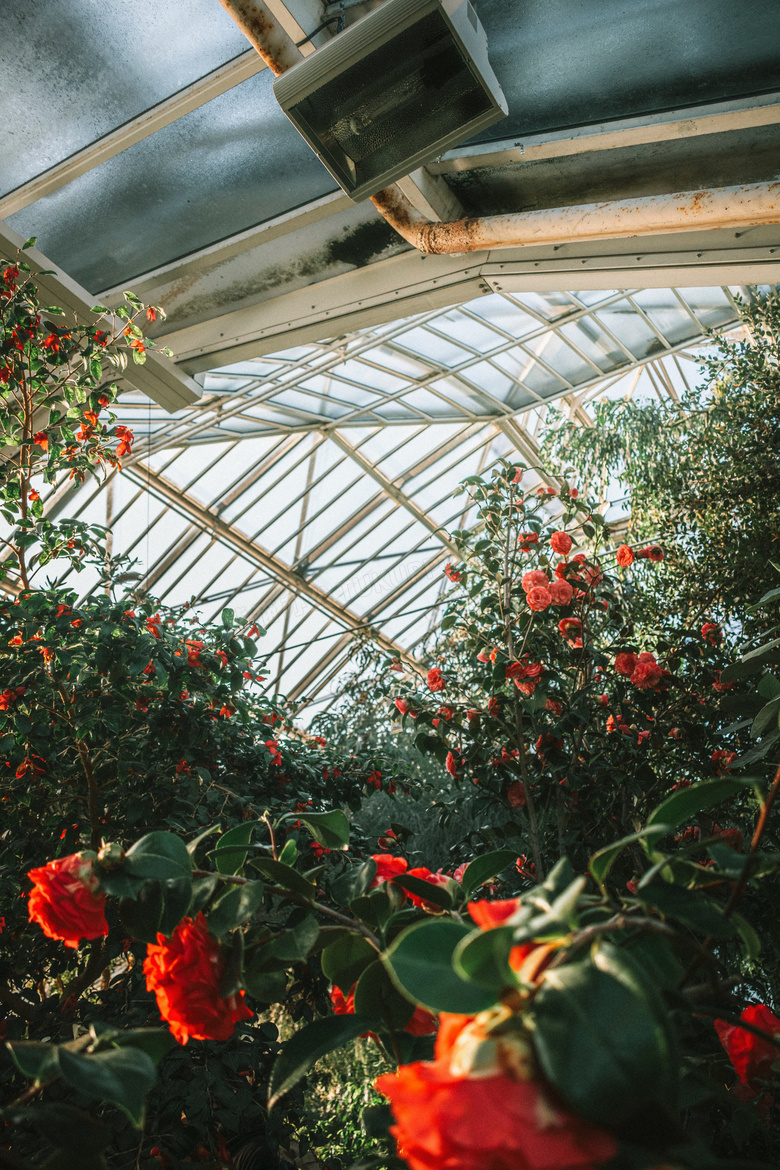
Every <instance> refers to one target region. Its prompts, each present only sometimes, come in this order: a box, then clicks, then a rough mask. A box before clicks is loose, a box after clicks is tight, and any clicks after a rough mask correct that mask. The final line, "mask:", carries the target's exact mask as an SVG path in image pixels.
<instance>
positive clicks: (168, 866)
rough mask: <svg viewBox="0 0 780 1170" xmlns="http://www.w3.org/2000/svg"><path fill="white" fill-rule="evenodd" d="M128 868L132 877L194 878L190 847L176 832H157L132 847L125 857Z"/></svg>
mask: <svg viewBox="0 0 780 1170" xmlns="http://www.w3.org/2000/svg"><path fill="white" fill-rule="evenodd" d="M124 864H125V867H126V869H127V870H128V872H129V873H131V874H132V875H133V877H142V878H182V877H191V876H192V864H191V862H190V855H189V853H188V852H187V846H186V845H185V844H184V842H183V841H182V839H181V837H177V836H176V834H175V833H166V832H164V831H162V830H158V831H157V832H154V833H147V834H146V836H145V837H142V838H141V840H140V841H136V843H135V845H132V846H131V847H130V848H129V849H128V851H127V855H126V857H125V861H124Z"/></svg>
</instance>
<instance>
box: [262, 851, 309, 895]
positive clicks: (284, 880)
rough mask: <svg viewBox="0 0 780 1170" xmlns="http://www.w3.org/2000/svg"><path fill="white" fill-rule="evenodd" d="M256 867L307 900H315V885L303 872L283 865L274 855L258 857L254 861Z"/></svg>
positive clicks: (277, 883)
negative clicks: (275, 859)
mask: <svg viewBox="0 0 780 1170" xmlns="http://www.w3.org/2000/svg"><path fill="white" fill-rule="evenodd" d="M252 865H253V866H254V867H255V869H259V870H260V872H261V873H263V874H265V876H266V877H269V878H271V880H272V881H273V882H275V883H276V885H278V886H282V887H283V888H284V889H285V890H290V891H291V892H292V893H293V894H298V895H300V897H302V898H305V899H306V900H307V902H313V901H314V894H315V889H314V886H313V885H312V883H311V882H310V881H308V879H307V878H305V877H304V876H303V874H300V873H298V871H297V869H293V868H292V866H290V865H283V864H282V863H281V861H274V859H273V858H272V857H256V858H255V859H254V861H253V862H252Z"/></svg>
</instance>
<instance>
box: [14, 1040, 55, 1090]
mask: <svg viewBox="0 0 780 1170" xmlns="http://www.w3.org/2000/svg"><path fill="white" fill-rule="evenodd" d="M6 1048H7V1049H8V1050H9V1052H10V1053H11V1056H12V1057H13V1061H14V1064H15V1065H16V1067H17V1068H18V1069H19V1072H20V1073H22V1074H23V1075H24V1076H26V1077H30V1078H31V1079H32V1080H34V1081H35V1082H36V1084H43V1083H44V1082H46V1081H51V1080H54V1078H55V1077H58V1076H59V1075H60V1066H59V1060H58V1059H57V1054H58V1049H57V1045H56V1044H39V1043H37V1042H36V1041H34V1040H17V1041H15V1042H13V1043H7V1044H6Z"/></svg>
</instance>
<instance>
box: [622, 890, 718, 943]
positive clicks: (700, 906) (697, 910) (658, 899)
mask: <svg viewBox="0 0 780 1170" xmlns="http://www.w3.org/2000/svg"><path fill="white" fill-rule="evenodd" d="M637 897H638V898H639V900H640V901H641V902H642V904H643V905H644V906H649V907H651V908H652V909H653V910H658V911H660V913H661V914H662V915H663V916H664V918H671V919H673V920H674V921H675V922H679V923H681V924H682V925H683V926H687V927H689V928H690V929H691V930H697V931H699V932H700V933H702V934H711V935H712V937H713V938H733V936H734V935H735V934H736V933H737V929H736V926H735V925H734V923H733V922H732V921H731V919H730V918H726V917H725V915H724V913H723V909H724V908H723V906H721V905H720V904H719V903H718V902H714V901H713V900H712V899H711V898H708V897H706V896H705V895H704V894H703V893H702V892H701V891H700V890H687V889H685V887H684V886H678V885H672V884H671V883H670V882H665V881H662V880H660V879H659V878H655V879H654V880H653V881H651V882H649V883H648V884H647V885H645V886H641V887H640V888H639V889H638V890H637Z"/></svg>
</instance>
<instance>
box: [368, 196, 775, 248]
mask: <svg viewBox="0 0 780 1170" xmlns="http://www.w3.org/2000/svg"><path fill="white" fill-rule="evenodd" d="M372 202H373V203H374V205H375V207H376V208H377V210H378V211H379V212H380V213H381V214H382V215H383V216H384V217H385V219H386V220H387V221H388V223H389V224H391V226H392V227H394V228H395V230H396V231H397V232H399V234H400V235H402V236H403V237H404V239H405V240H407V242H408V243H410V244H412V245H413V246H414V247H415V248H417V249H418V250H419V251H421V252H427V253H438V254H445V253H448V254H453V253H464V252H483V251H487V250H489V249H494V248H519V247H524V246H528V245H534V244H544V245H561V244H567V243H572V244H573V243H584V242H586V241H588V240H609V239H620V238H626V237H630V236H648V235H653V234H656V233H663V234H666V233H667V232H680V231H691V230H695V229H697V228H701V229H709V230H714V229H718V228H732V227H757V226H759V225H762V224H776V223H780V183H754V184H752V185H744V186H740V187H716V188H712V189H710V190H704V191H678V192H676V193H674V194H670V195H653V196H647V197H644V198H640V199H623V200H620V199H618V200H613V201H608V202H602V203H586V204H582V205H579V206H569V207H552V208H549V209H544V210H535V211H525V212H516V213H510V214H506V215H488V216H483V217H481V218H475V217H470V218H468V219H461V220H457V221H455V222H454V223H433V222H431V221H430V220H426V219H425V218H424V217H423V216H422V215H421V214H420V213H419V212H418V211H417V210H416V209H415V208H414V207H413V206H412V204H411V203H410V202H409V201H408V200H407V199H406V197H405V196H404V195H403V193H402V192H401V191H400V190H399V189H398V188H397V187H389V188H387V189H386V190H385V191H380V192H379V193H378V194H377V195H375V196H374V197H373V199H372Z"/></svg>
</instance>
